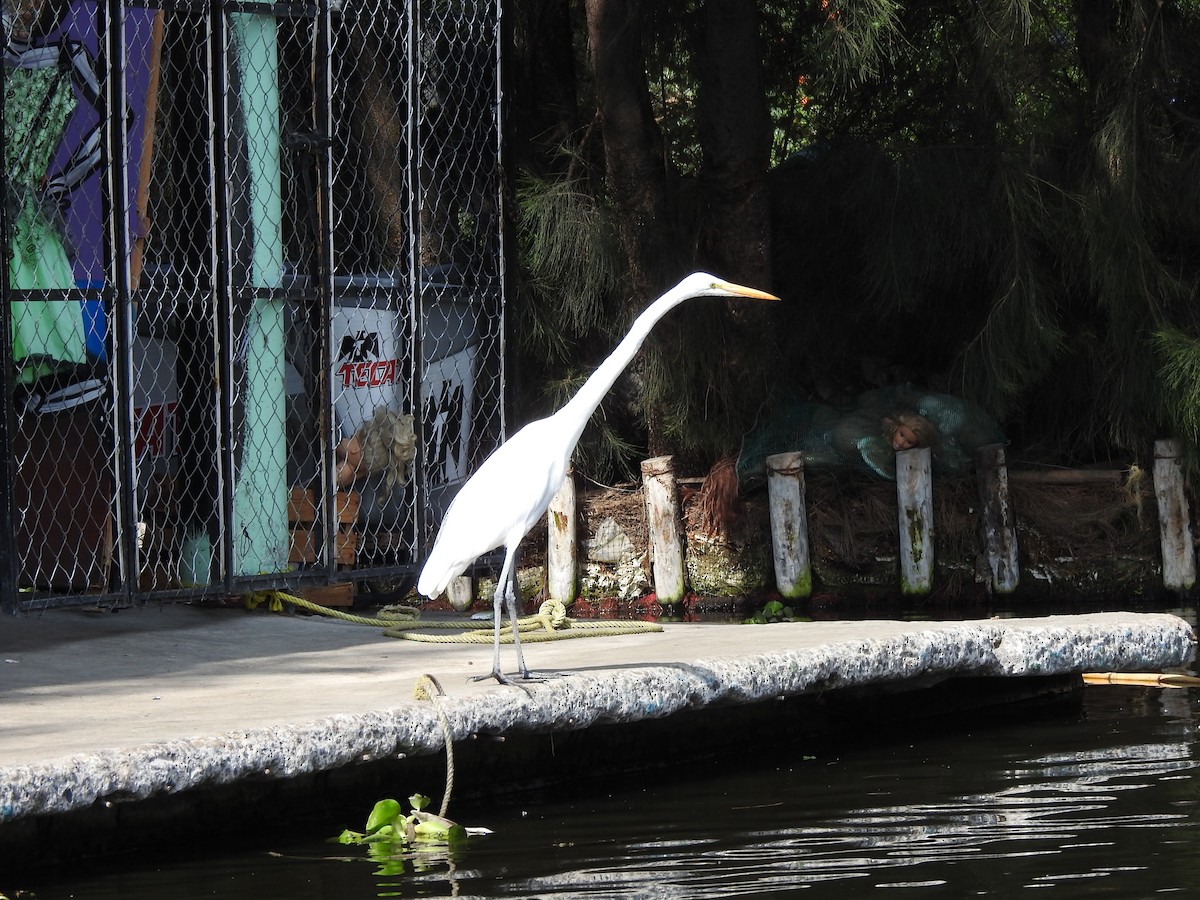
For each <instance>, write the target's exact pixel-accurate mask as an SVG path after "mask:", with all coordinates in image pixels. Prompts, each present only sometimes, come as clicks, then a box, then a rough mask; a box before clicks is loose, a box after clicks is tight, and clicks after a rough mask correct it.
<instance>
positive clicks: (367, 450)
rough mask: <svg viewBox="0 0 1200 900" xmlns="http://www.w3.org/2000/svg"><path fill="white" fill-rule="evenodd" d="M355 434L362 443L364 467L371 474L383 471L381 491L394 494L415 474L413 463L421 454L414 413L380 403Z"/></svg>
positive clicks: (385, 493)
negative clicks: (412, 470)
mask: <svg viewBox="0 0 1200 900" xmlns="http://www.w3.org/2000/svg"><path fill="white" fill-rule="evenodd" d="M355 435H356V437H357V438H358V442H359V445H360V446H361V447H362V469H363V471H365V472H366V473H368V474H371V473H375V472H382V473H383V486H382V488H381V490H380V494H381V495H383V496H391V494H392V492H393V491H394V490H395V489H396V488H397V487H398V486H399V485H402V484H405V483H406V482H407V481H408V479H409V476H410V475H411V474H412V473H411V470H410V468H409V466H410V464H411V463H412V461H413V460H414V459H416V456H417V436H416V433H415V432H414V431H413V417H412V416H409V415H400V414H399V413H397V412H393V411H392V410H391V409H390V408H388V407H386V406H380V407H377V408H376V409H375V412H374V414H373V415H372V416H371V418H369V419H368V420H367V421H366V422H364V423H363V424H362V425H361V426H359V429H358V431H357V432H355Z"/></svg>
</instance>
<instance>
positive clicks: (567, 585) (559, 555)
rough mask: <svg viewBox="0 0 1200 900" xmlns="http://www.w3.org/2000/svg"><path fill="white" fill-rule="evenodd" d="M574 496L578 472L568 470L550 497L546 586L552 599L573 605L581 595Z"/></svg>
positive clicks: (547, 515)
mask: <svg viewBox="0 0 1200 900" xmlns="http://www.w3.org/2000/svg"><path fill="white" fill-rule="evenodd" d="M575 507H576V495H575V473H574V470H572V469H568V470H567V477H566V478H564V479H563V483H562V487H560V488H559V489H558V493H557V494H555V495H554V497H553V498H552V499H551V500H550V506H549V508H548V509H547V510H546V520H547V530H548V531H549V535H548V543H547V545H546V589H547V591H548V592H549V594H550V599H551V600H558V601H559V602H561V603H563V604H564V605H566V606H570V605H571V604H572V603H574V602H575V599H576V598H577V597H578V596H579V558H578V548H579V542H578V540H577V539H576V538H577V531H576V529H577V525H576V522H577V516H576V508H575Z"/></svg>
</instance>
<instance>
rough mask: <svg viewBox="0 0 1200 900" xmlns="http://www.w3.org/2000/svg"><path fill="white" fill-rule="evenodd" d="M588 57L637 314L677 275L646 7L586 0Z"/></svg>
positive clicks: (637, 2) (630, 0) (629, 1)
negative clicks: (645, 35) (649, 72)
mask: <svg viewBox="0 0 1200 900" xmlns="http://www.w3.org/2000/svg"><path fill="white" fill-rule="evenodd" d="M585 6H586V10H587V34H588V55H589V60H590V62H591V67H592V77H593V79H594V84H595V90H596V107H597V112H598V114H599V119H600V125H601V129H602V132H603V138H604V155H605V169H606V176H607V182H608V191H609V196H610V197H611V199H612V203H613V206H614V208H615V210H616V213H617V217H618V229H619V231H620V236H621V243H622V246H623V248H624V250H625V254H626V256H627V257H628V259H629V274H630V279H631V282H632V287H633V302H634V307H635V308H636V309H641V308H642V307H643V306H645V304H646V301H647V300H649V299H650V298H651V297H654V296H656V295H657V294H658V293H659V292H660V291H661V290H662V287H663V285H664V282H665V281H666V280H667V279H668V278H671V277H673V276H674V275H676V274H678V272H677V266H676V265H672V263H673V261H674V259H675V257H674V254H673V251H674V248H675V246H676V244H675V242H674V241H673V240H672V239H671V234H670V233H669V229H668V226H667V223H668V221H670V218H669V217H668V216H667V215H666V212H667V205H668V201H667V173H666V164H665V162H664V150H663V141H662V134H661V132H660V131H659V128H658V125H657V123H656V122H655V121H654V115H653V113H652V112H651V109H650V89H649V84H648V82H647V80H646V62H645V57H644V52H643V47H642V30H643V26H642V3H641V0H585Z"/></svg>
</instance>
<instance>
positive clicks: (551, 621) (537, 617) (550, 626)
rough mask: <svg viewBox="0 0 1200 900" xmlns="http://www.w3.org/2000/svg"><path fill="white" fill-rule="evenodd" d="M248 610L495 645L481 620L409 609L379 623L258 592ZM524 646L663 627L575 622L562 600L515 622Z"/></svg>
mask: <svg viewBox="0 0 1200 900" xmlns="http://www.w3.org/2000/svg"><path fill="white" fill-rule="evenodd" d="M244 602H245V605H246V608H247V609H254V608H256V607H258V606H259V605H261V604H263V603H266V604H267V608H268V609H269V610H271V611H272V612H282V611H283V606H284V604H285V603H287V604H289V605H291V606H295V607H299V608H300V609H306V610H309V611H310V612H314V613H317V614H319V615H323V616H329V617H330V618H334V619H340V620H341V621H343V622H351V623H353V624H356V625H369V626H371V627H374V628H382V629H383V633H384V635H386V636H387V637H394V638H401V639H403V640H408V641H419V642H422V643H431V644H490V643H492V642H493V641H494V640H495V629H494V625H493V623H491V622H488V623H486V625H484V626H483V627H480V624H481V623H480V621H479V620H472V621H465V620H459V619H432V620H422V619H421V618H420V615H421V611H420V610H419V609H416V608H415V607H411V606H385V607H383V608H382V609H381V610H380V611H379V616H378V617H377V618H371V617H368V616H356V615H353V614H352V613H344V612H342V611H341V610H336V609H330V608H329V607H327V606H321V605H320V604H318V603H313V602H312V601H310V600H305V599H304V598H303V597H297V596H295V595H294V594H289V593H287V592H286V591H280V590H270V591H255V592H253V593H249V594H246V596H245V598H244ZM517 626H518V628H519V630H520V634H521V642H522V643H525V642H534V643H537V642H540V641H565V640H572V639H574V638H583V637H600V636H606V635H621V634H648V633H653V632H659V631H662V630H663V627H662V626H661V625H659V624H658V623H657V622H631V621H620V622H614V621H608V620H604V621H598V620H594V619H572V618H570V617H569V616H568V615H567V608H566V606H565V605H564V604H563V602H562V601H561V600H546V601H545V602H544V603H542V605H541V606H540V607H539V608H538V611H537V613H535V614H534V615H531V616H524V617H523V618H520V619H518V620H517ZM429 631H452V632H457V633H454V634H436V633H435V634H430V633H428V632H429ZM512 642H513V634H512V625H511V624H508V623H506V624H504V625H502V626H501V629H500V643H502V644H511V643H512Z"/></svg>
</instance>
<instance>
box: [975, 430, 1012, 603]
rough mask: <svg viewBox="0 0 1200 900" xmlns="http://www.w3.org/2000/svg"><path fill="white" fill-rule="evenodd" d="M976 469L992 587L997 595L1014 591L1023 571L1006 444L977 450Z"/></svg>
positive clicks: (984, 545)
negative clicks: (1019, 562) (1020, 563)
mask: <svg viewBox="0 0 1200 900" xmlns="http://www.w3.org/2000/svg"><path fill="white" fill-rule="evenodd" d="M975 471H976V484H977V486H978V488H979V503H980V524H981V528H982V531H983V552H984V555H985V556H986V557H987V567H988V572H989V575H990V579H989V582H988V583H989V587H990V589H991V591H992V592H993V593H996V594H1011V593H1012V592H1013V591H1015V590H1016V589H1017V584H1018V582H1019V581H1020V578H1021V570H1020V565H1019V564H1018V561H1017V520H1016V516H1015V515H1014V513H1013V504H1012V495H1011V493H1010V492H1009V489H1008V466H1007V464H1006V462H1005V458H1004V445H1003V444H988V445H986V446H984V447H980V448H979V449H978V450H977V451H975Z"/></svg>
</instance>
